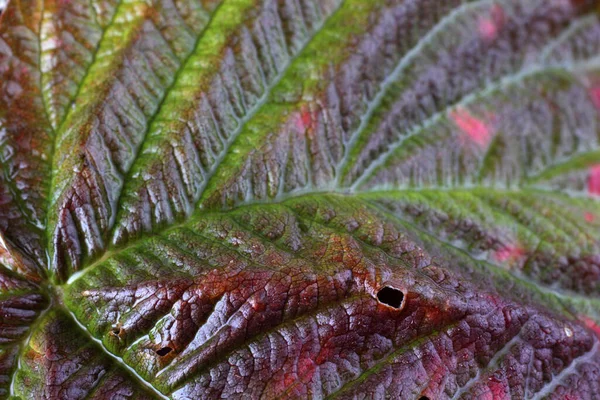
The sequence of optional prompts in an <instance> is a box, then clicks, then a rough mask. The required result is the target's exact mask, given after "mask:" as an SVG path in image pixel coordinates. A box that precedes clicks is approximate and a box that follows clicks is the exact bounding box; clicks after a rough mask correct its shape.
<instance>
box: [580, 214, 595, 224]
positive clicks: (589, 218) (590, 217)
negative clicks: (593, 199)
mask: <svg viewBox="0 0 600 400" xmlns="http://www.w3.org/2000/svg"><path fill="white" fill-rule="evenodd" d="M583 217H584V218H585V221H586V222H588V223H590V224H591V223H592V222H594V221H595V220H596V216H595V215H594V214H593V213H591V212H589V211H586V212H585V213H584V214H583Z"/></svg>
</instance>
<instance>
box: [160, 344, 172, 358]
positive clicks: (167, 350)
mask: <svg viewBox="0 0 600 400" xmlns="http://www.w3.org/2000/svg"><path fill="white" fill-rule="evenodd" d="M171 351H173V349H172V348H170V347H168V346H167V347H163V348H162V349H159V350H156V354H158V355H159V356H161V357H164V356H166V355H167V354H169V353H170V352H171Z"/></svg>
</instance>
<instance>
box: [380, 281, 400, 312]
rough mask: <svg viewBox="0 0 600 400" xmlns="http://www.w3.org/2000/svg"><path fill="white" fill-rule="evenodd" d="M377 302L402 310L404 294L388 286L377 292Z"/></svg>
mask: <svg viewBox="0 0 600 400" xmlns="http://www.w3.org/2000/svg"><path fill="white" fill-rule="evenodd" d="M377 300H379V302H380V303H383V304H385V305H388V306H390V307H393V308H400V306H401V305H402V300H404V293H402V291H400V290H398V289H396V288H393V287H391V286H386V287H384V288H383V289H381V290H380V291H379V292H377Z"/></svg>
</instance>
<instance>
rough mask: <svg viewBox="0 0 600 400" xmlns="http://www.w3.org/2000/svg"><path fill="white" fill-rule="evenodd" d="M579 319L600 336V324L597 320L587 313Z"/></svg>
mask: <svg viewBox="0 0 600 400" xmlns="http://www.w3.org/2000/svg"><path fill="white" fill-rule="evenodd" d="M579 319H580V320H581V321H582V322H583V323H584V324H585V326H587V327H588V328H589V329H591V330H592V331H593V332H594V333H595V334H596V336H598V337H599V338H600V326H598V324H597V323H596V321H594V320H593V319H591V318H589V317H587V316H585V315H581V316H579Z"/></svg>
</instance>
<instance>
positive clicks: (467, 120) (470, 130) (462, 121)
mask: <svg viewBox="0 0 600 400" xmlns="http://www.w3.org/2000/svg"><path fill="white" fill-rule="evenodd" d="M450 118H452V120H453V121H454V123H455V124H456V126H458V127H459V128H460V130H461V131H462V132H463V133H465V134H466V135H467V136H468V137H469V139H470V140H471V141H473V142H475V143H477V144H478V145H479V146H482V147H484V146H487V145H488V144H489V142H490V139H491V136H492V130H491V129H490V127H489V126H488V124H486V123H485V122H484V121H482V120H481V119H479V118H476V117H474V116H473V115H471V114H470V113H469V112H468V111H467V110H465V109H457V110H456V111H453V112H452V113H450Z"/></svg>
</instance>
